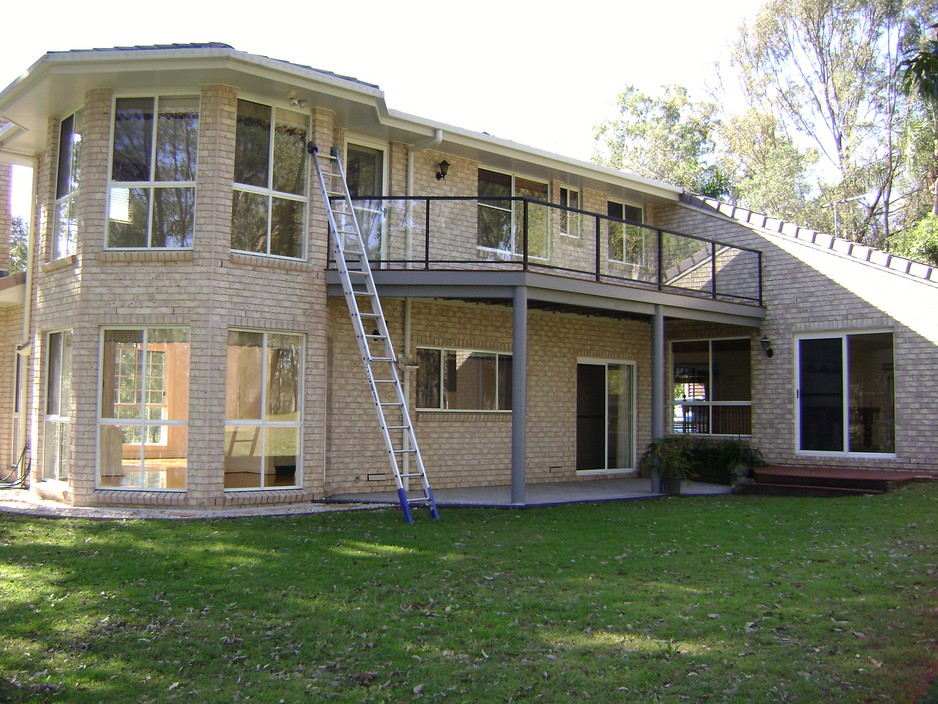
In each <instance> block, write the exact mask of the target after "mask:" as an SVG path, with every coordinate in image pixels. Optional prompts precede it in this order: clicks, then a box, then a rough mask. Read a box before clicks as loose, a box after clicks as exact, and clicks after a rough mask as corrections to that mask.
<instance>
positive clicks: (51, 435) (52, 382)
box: [39, 330, 72, 481]
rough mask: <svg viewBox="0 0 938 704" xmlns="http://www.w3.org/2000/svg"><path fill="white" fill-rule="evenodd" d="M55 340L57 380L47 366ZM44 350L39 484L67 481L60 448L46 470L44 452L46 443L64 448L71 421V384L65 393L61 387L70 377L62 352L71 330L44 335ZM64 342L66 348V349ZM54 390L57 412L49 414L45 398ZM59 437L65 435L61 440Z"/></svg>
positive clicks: (49, 366) (66, 472) (68, 366)
mask: <svg viewBox="0 0 938 704" xmlns="http://www.w3.org/2000/svg"><path fill="white" fill-rule="evenodd" d="M54 336H58V337H57V340H58V342H57V344H58V347H59V369H58V378H57V379H53V378H52V367H51V364H50V363H49V362H50V360H51V359H52V345H53V337H54ZM45 339H46V349H45V352H46V354H45V362H46V363H45V394H44V395H43V404H42V407H43V418H42V421H43V422H42V432H43V454H42V468H41V471H40V473H39V474H40V476H41V477H42V479H43V480H49V479H52V480H57V481H62V480H66V479H68V475H69V470H70V467H69V466H68V457H67V456H66V457H64V458H63V454H64V453H63V452H61V450H62V449H63V448H62V447H60V448H59V450H60V452H58V453H57V455H56V457H57V459H58V461H57V462H56V463H55V466H54V467H51V468H50V467H49V465H48V460H49V457H48V455H47V450H48V448H49V444H50V439H54V441H56V442H58V441H59V440H61V441H63V442H64V443H66V444H67V440H68V433H69V428H70V426H71V423H72V418H71V413H70V411H71V398H65V395H66V394H65V392H66V391H67V392H68V395H69V396H70V395H71V383H69V384H68V389H66V388H65V384H64V383H63V382H64V380H65V379H66V376H68V377H71V353H69V355H68V357H67V358H66V356H65V349H66V347H68V348H69V349H71V347H72V331H71V330H52V331H49V332H48V333H46V338H45ZM66 340H67V341H68V344H67V345H66ZM53 388H55V389H56V391H57V393H58V410H57V412H50V410H49V402H50V398H49V395H50V393H51V391H52V389H53ZM60 433H65V436H64V438H63V437H62V436H61V435H60ZM63 460H64V461H65V466H64V467H63V466H62V465H63Z"/></svg>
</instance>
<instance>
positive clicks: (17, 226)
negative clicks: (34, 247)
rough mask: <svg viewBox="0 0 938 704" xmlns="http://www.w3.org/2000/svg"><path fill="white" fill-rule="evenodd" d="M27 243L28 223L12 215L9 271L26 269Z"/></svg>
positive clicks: (14, 272)
mask: <svg viewBox="0 0 938 704" xmlns="http://www.w3.org/2000/svg"><path fill="white" fill-rule="evenodd" d="M28 243H29V224H28V223H27V222H26V221H25V220H24V219H23V218H21V217H18V216H17V217H14V218H13V223H12V226H11V227H10V273H11V274H16V273H19V272H21V271H24V270H25V269H26V253H27V245H28Z"/></svg>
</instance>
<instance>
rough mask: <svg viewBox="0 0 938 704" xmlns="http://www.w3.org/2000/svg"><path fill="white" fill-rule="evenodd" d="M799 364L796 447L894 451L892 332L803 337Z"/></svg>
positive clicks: (831, 450)
mask: <svg viewBox="0 0 938 704" xmlns="http://www.w3.org/2000/svg"><path fill="white" fill-rule="evenodd" d="M797 369H798V388H797V391H796V395H797V397H798V449H799V450H801V451H805V452H817V453H844V452H857V453H894V452H895V451H896V402H895V368H894V361H893V336H892V333H891V332H874V333H855V334H835V335H823V336H820V335H819V336H811V337H803V338H801V339H799V340H798V362H797Z"/></svg>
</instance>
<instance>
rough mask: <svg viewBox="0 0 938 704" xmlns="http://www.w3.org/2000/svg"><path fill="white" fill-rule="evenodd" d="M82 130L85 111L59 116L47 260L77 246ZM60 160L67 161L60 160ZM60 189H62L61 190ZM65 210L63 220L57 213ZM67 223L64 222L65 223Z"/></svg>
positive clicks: (75, 248) (58, 257) (55, 258)
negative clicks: (66, 144)
mask: <svg viewBox="0 0 938 704" xmlns="http://www.w3.org/2000/svg"><path fill="white" fill-rule="evenodd" d="M69 120H71V121H72V122H71V129H70V131H69V132H68V135H69V136H70V138H71V139H70V142H71V146H70V148H69V149H68V150H67V151H66V150H63V146H64V142H65V139H64V137H65V132H64V129H65V125H66V123H68V121H69ZM83 129H84V112H83V109H82V108H79V109H77V110H75V112H73V113H71V114H70V115H67V116H66V117H64V118H62V120H61V121H60V122H59V143H58V148H57V150H56V156H55V164H56V170H55V184H54V188H55V190H54V191H53V193H54V196H55V198H54V201H53V204H52V239H51V241H50V242H49V248H48V249H49V251H48V255H49V260H50V261H56V260H58V259H64V258H65V257H70V256H72V255H73V254H75V253H76V252H77V249H78V190H79V188H80V180H81V170H80V166H81V163H80V158H81V139H82V133H83ZM63 159H65V160H66V162H65V163H63ZM63 174H64V175H66V177H67V180H68V183H67V185H66V186H65V188H64V189H63V188H62V186H63V184H62V176H63ZM60 191H62V192H61V193H60ZM63 208H64V209H65V218H64V221H63V219H62V218H61V217H60V212H61V210H62V209H63ZM65 223H67V224H65ZM63 224H65V228H66V231H65V233H64V246H62V238H63V231H62V228H63Z"/></svg>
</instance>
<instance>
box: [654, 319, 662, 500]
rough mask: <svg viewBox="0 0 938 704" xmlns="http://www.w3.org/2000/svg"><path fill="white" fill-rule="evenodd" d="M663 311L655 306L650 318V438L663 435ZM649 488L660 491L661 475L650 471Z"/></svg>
mask: <svg viewBox="0 0 938 704" xmlns="http://www.w3.org/2000/svg"><path fill="white" fill-rule="evenodd" d="M664 389H665V385H664V313H663V312H662V309H661V306H660V305H656V306H655V314H654V317H652V319H651V439H652V441H655V440H658V439H659V438H662V437H664V428H665V422H664V411H665V408H664ZM651 490H652V491H653V492H660V491H661V477H660V476H659V475H658V472H654V473H652V476H651Z"/></svg>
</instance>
